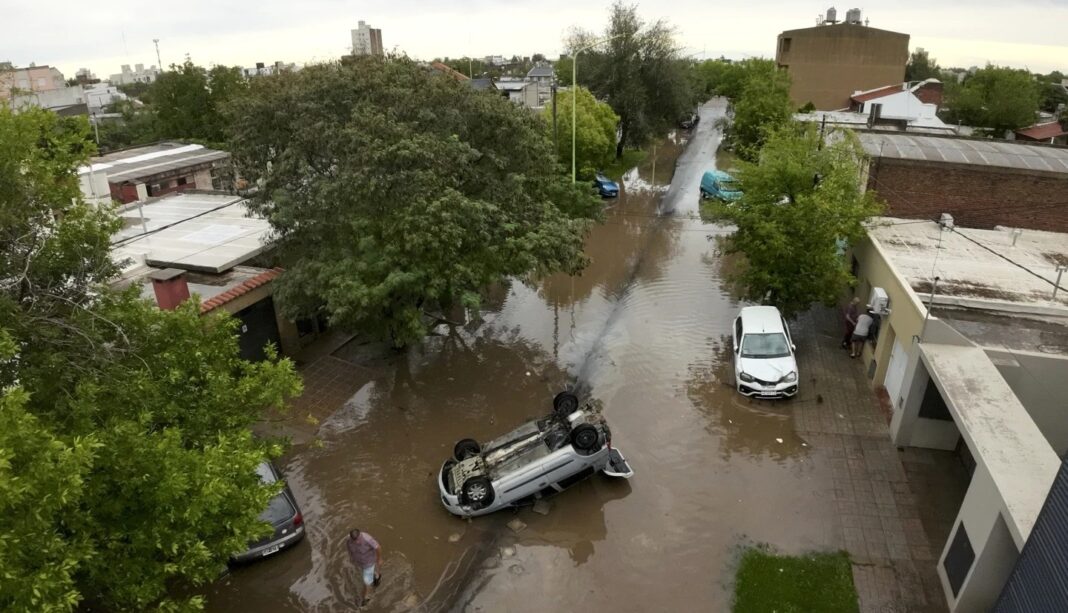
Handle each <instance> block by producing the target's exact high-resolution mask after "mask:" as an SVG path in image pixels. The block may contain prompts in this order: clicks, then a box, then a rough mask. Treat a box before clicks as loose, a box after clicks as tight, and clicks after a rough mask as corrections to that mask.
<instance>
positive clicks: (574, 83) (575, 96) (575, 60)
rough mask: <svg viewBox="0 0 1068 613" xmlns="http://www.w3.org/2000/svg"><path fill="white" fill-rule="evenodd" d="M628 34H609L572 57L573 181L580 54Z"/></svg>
mask: <svg viewBox="0 0 1068 613" xmlns="http://www.w3.org/2000/svg"><path fill="white" fill-rule="evenodd" d="M624 36H626V34H617V35H615V36H609V37H607V38H602V39H599V40H595V41H593V42H592V43H590V44H588V45H586V46H585V47H581V48H579V49H576V50H575V53H574V55H573V56H572V57H571V182H572V183H575V182H576V173H575V133H576V131H575V127H576V123H575V122H576V120H577V118H578V56H579V54H580V53H582V52H583V51H589V50H590V49H593V48H594V47H596V46H597V45H600V44H603V43H607V42H610V41H613V40H615V39H617V38H622V37H624Z"/></svg>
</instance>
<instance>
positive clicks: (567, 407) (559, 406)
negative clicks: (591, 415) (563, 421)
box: [553, 392, 579, 417]
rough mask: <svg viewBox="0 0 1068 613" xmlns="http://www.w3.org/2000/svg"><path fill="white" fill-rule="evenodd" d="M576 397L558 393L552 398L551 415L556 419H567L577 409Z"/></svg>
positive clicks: (569, 393) (577, 401)
mask: <svg viewBox="0 0 1068 613" xmlns="http://www.w3.org/2000/svg"><path fill="white" fill-rule="evenodd" d="M578 405H579V400H578V396H576V395H574V394H572V393H571V392H560V393H559V394H557V395H556V397H555V398H553V414H554V415H556V416H557V417H567V416H568V415H570V414H572V413H574V412H575V409H577V408H578Z"/></svg>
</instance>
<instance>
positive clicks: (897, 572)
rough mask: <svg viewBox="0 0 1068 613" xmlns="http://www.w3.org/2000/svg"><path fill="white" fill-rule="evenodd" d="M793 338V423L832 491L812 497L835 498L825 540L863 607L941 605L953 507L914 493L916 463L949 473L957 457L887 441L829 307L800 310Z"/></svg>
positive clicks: (918, 474)
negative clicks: (849, 573)
mask: <svg viewBox="0 0 1068 613" xmlns="http://www.w3.org/2000/svg"><path fill="white" fill-rule="evenodd" d="M794 335H795V340H796V342H797V346H798V361H799V365H798V367H799V369H800V371H801V373H803V377H802V379H801V383H802V385H803V386H804V387H803V388H802V394H801V396H800V397H799V398H797V399H795V407H794V427H795V428H796V430H797V433H798V434H799V435H800V436H801V437H803V438H804V439H806V440H807V441H808V442H809V444H810V445H811V446H812V447H813V449H814V451H815V453H814V461H815V462H817V465H818V466H820V467H821V468H823V469H825V470H826V469H829V470H830V472H831V474H832V482H833V491H830V492H825V493H824V492H821V493H820V494H826V496H828V497H831V498H833V499H834V501H835V505H836V508H837V514H836V516H835V517H833V518H829V519H828V523H829V525H828V529H827V531H826V532H827V533H828V535H830V541H831V542H829V543H827V544H828V546H830V547H832V548H834V547H837V548H841V549H845V550H846V551H848V552H849V554H850V556H851V557H852V560H853V580H854V583H855V584H856V588H857V593H858V595H859V598H860V608H861V611H865V612H875V613H897V612H905V611H909V612H912V611H922V612H931V613H935V612H943V611H945V610H946V605H945V598H944V596H943V593H942V587H941V584H940V582H939V579H938V575H937V572H936V570H935V565H936V564H937V558H938V555H939V554H940V553H941V547H942V545H943V543H944V542H945V535H941V534H938V533H939V532H941V531H942V530H945V531H946V532H947V533H948V525H949V524H950V523H951V522H952V519H953V517H954V516H955V515H956V507H955V506H953V497H949V499H948V501H947V502H946V503H943V504H939V505H936V506H937V508H933V509H932V508H928V507H927V506H926V505H927V501H926V500H925V501H924V505H921V504H919V503H918V502H917V497H916V491H915V490H916V489H920V490H924V486H925V485H926V484H925V483H921V482H919V480H920V479H922V475H923V474H924V473H925V471H924V470H921V469H922V468H926V469H929V470H930V471H941V470H946V471H950V472H952V473H953V474H957V473H959V472H961V471H962V470H963V469H962V468H960V467H959V466H958V467H953V464H954V463H955V462H956V459H955V457H954V456H953V455H952V454H950V453H948V452H938V451H928V450H922V449H908V450H905V451H899V450H897V449H896V448H895V447H894V445H893V443H892V442H891V440H890V435H889V430H888V427H887V422H888V418H889V416H888V414H887V413H886V412H885V410H884V409H883V408H882V407H881V406H880V403H879V400H878V397H877V396H876V394H875V392H874V391H873V390H872V388H871V387H870V385H869V382H868V379H867V377H866V368H867V365H866V364H862V363H861V362H860V360H859V359H856V360H855V359H850V358H849V354H848V352H847V351H845V350H843V349H840V348H839V342H840V340H841V325H840V324H839V322H838V318H837V314H836V313H835V312H834V311H833V310H831V309H826V308H817V309H813V310H812V311H810V312H808V313H806V314H804V315H802V316H801V317H799V320H798V322H797V323H796V324H795V330H794ZM805 388H807V389H805ZM905 462H908V463H909V465H910V466H912V467H917V468H916V471H915V472H914V473H913V475H912V478H913V481H915V482H916V483H910V472H913V471H907V470H906V465H905ZM954 471H956V472H954ZM914 486H918V487H914ZM960 495H961V496H963V490H961V494H960ZM957 504H958V506H959V500H958V501H957ZM921 506H924V513H925V516H926V517H928V518H929V520H930V521H928V522H927V523H928V524H929V525H930V526H931V529H930V530H929V531H928V530H925V522H924V521H922V520H921V513H920V508H921ZM947 515H948V516H947ZM932 533H933V534H932ZM935 539H937V542H934V543H932V540H935Z"/></svg>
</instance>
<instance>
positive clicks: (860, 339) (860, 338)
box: [849, 311, 875, 358]
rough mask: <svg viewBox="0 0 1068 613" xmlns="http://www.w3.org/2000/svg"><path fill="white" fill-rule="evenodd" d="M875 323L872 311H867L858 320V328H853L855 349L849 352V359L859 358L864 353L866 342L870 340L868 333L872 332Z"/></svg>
mask: <svg viewBox="0 0 1068 613" xmlns="http://www.w3.org/2000/svg"><path fill="white" fill-rule="evenodd" d="M874 321H875V318H874V317H872V316H871V311H865V312H864V314H863V315H861V316H860V317H858V318H857V327H856V328H853V347H852V349H850V351H849V357H851V358H855V357H858V356H860V354H861V352H863V351H864V341H866V340H868V332H870V331H871V324H872V323H873V322H874Z"/></svg>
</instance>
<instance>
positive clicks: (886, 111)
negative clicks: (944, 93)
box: [860, 91, 938, 119]
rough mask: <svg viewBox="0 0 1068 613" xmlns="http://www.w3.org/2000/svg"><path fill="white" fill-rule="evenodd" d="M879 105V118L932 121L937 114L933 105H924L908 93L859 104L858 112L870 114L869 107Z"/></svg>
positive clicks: (902, 92)
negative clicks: (880, 107)
mask: <svg viewBox="0 0 1068 613" xmlns="http://www.w3.org/2000/svg"><path fill="white" fill-rule="evenodd" d="M873 104H881V105H882V109H881V110H880V111H879V113H880V116H882V117H890V118H899V117H904V118H907V119H920V118H927V119H932V118H934V117H935V114H936V113H937V112H938V107H937V106H935V105H933V104H924V103H923V102H920V99H919V98H917V97H916V95H915V94H913V93H912V92H910V91H900V92H898V93H896V94H891V95H889V96H883V97H882V98H877V99H875V100H869V101H867V102H864V103H862V104H861V107H860V112H861V113H864V114H868V113H871V105H873Z"/></svg>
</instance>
